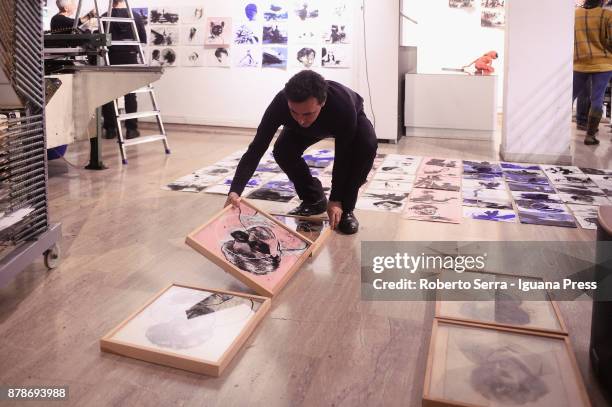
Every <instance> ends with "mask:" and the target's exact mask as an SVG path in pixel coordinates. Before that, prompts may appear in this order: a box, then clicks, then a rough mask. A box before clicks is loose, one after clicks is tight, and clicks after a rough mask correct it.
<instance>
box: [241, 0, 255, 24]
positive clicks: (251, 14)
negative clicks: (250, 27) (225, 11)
mask: <svg viewBox="0 0 612 407" xmlns="http://www.w3.org/2000/svg"><path fill="white" fill-rule="evenodd" d="M244 15H245V16H246V18H247V19H248V20H249V21H255V20H257V4H255V3H249V4H247V5H246V6H245V7H244Z"/></svg>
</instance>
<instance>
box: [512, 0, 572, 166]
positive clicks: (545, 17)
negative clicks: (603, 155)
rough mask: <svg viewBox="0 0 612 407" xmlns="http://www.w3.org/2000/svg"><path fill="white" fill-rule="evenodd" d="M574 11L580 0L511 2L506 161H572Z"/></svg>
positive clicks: (522, 0) (567, 162)
mask: <svg viewBox="0 0 612 407" xmlns="http://www.w3.org/2000/svg"><path fill="white" fill-rule="evenodd" d="M574 10H575V6H574V0H537V1H534V0H508V1H507V2H506V60H505V79H504V124H503V130H502V144H501V156H502V158H503V159H504V160H507V161H519V162H533V163H551V164H554V163H557V164H570V163H571V161H572V153H571V151H570V145H571V127H570V126H571V114H572V72H573V68H572V64H573V49H574Z"/></svg>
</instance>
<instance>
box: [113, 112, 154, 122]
mask: <svg viewBox="0 0 612 407" xmlns="http://www.w3.org/2000/svg"><path fill="white" fill-rule="evenodd" d="M159 114H160V111H159V110H153V111H150V112H136V113H125V114H120V115H117V120H129V119H139V118H141V117H153V116H159Z"/></svg>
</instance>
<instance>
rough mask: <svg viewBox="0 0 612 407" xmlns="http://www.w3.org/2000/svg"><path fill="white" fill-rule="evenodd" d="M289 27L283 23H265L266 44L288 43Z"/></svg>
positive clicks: (264, 35)
mask: <svg viewBox="0 0 612 407" xmlns="http://www.w3.org/2000/svg"><path fill="white" fill-rule="evenodd" d="M287 39H288V36H287V27H285V26H284V25H282V24H273V25H265V26H264V28H263V43H264V44H287Z"/></svg>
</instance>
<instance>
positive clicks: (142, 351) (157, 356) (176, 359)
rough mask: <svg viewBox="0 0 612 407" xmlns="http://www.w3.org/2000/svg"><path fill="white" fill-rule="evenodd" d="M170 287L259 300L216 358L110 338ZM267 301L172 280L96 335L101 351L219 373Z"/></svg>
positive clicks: (258, 319)
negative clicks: (196, 356)
mask: <svg viewBox="0 0 612 407" xmlns="http://www.w3.org/2000/svg"><path fill="white" fill-rule="evenodd" d="M172 287H182V288H187V289H192V290H198V291H206V292H210V293H213V294H228V295H233V296H237V297H242V298H246V299H250V300H252V301H256V302H258V303H259V304H260V306H259V308H258V309H257V311H255V314H254V315H253V316H252V317H251V318H250V320H249V321H248V322H247V323H246V325H245V326H244V328H243V329H242V331H241V332H240V334H239V335H238V336H237V337H236V338H235V339H234V340H233V341H232V343H231V345H230V346H229V348H227V350H225V352H224V353H223V354H222V356H221V357H220V358H219V360H217V361H210V360H204V359H199V358H195V357H189V356H185V355H181V354H179V353H175V352H171V351H161V350H159V349H156V348H153V347H147V346H142V345H138V344H134V343H130V342H126V341H122V340H118V339H114V338H113V337H114V336H115V335H116V334H117V333H118V332H120V331H121V330H122V329H123V328H124V327H125V326H126V325H127V324H128V323H129V322H130V321H132V320H133V319H134V318H135V317H137V316H138V315H140V313H141V312H143V311H145V310H146V309H147V308H148V307H149V306H150V305H151V304H153V303H154V302H155V301H156V300H157V299H159V298H160V297H161V296H162V295H163V294H164V293H166V292H167V291H168V290H170V289H171V288H172ZM270 304H271V299H270V298H268V297H261V296H256V295H250V294H243V293H237V292H232V291H224V290H212V289H208V288H202V287H193V286H187V285H181V284H175V283H173V284H170V285H168V286H167V287H165V288H164V289H163V290H161V291H159V292H158V293H157V294H156V295H154V296H153V297H152V298H151V299H150V300H148V301H147V302H146V303H145V304H144V305H143V306H142V307H140V308H139V309H138V310H137V311H136V312H134V313H133V314H132V315H130V316H129V317H127V318H126V319H125V320H123V321H122V322H121V323H120V324H119V325H117V326H116V327H115V328H113V329H112V330H111V331H110V332H109V333H108V334H106V335H105V336H104V337H103V338H102V339H100V350H101V351H103V352H110V353H114V354H118V355H122V356H127V357H131V358H134V359H140V360H144V361H146V362H151V363H155V364H158V365H164V366H170V367H174V368H177V369H182V370H187V371H190V372H194V373H199V374H205V375H210V376H220V375H221V373H223V371H224V370H225V368H226V367H227V366H228V364H229V363H230V362H231V361H232V359H233V358H234V357H235V356H236V354H237V353H238V351H239V350H240V348H241V347H242V346H243V345H244V343H245V342H246V340H247V339H248V338H249V336H250V335H251V334H252V333H253V331H254V330H255V328H256V327H257V325H259V323H260V322H261V320H262V319H263V318H264V316H265V314H266V313H267V312H268V311H269V310H270Z"/></svg>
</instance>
